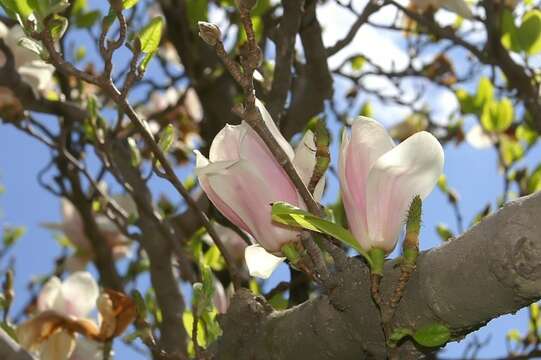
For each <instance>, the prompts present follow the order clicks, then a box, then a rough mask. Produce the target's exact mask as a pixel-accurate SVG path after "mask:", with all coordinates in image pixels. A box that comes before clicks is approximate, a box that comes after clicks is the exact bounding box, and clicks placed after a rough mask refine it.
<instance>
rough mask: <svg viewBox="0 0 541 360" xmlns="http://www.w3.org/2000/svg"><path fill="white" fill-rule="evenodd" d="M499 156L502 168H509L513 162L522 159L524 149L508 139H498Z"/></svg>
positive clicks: (505, 137) (516, 142)
mask: <svg viewBox="0 0 541 360" xmlns="http://www.w3.org/2000/svg"><path fill="white" fill-rule="evenodd" d="M500 156H501V160H502V163H503V165H504V166H507V167H509V166H511V165H512V164H513V163H514V162H516V161H518V160H520V159H522V157H523V156H524V148H523V147H522V145H521V144H520V142H518V141H516V140H514V139H512V138H510V137H508V136H501V137H500Z"/></svg>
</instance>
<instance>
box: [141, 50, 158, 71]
mask: <svg viewBox="0 0 541 360" xmlns="http://www.w3.org/2000/svg"><path fill="white" fill-rule="evenodd" d="M156 52H157V51H154V52H151V53H148V54H146V55H145V57H144V58H143V60H142V61H141V65H140V66H141V70H143V71H145V70H146V69H147V67H148V63H149V62H150V60H152V58H153V57H154V55H156Z"/></svg>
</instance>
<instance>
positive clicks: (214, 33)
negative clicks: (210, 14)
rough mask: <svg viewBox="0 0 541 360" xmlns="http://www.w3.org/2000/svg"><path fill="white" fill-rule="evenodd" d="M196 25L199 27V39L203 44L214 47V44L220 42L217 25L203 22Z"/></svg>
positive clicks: (219, 32) (220, 34)
mask: <svg viewBox="0 0 541 360" xmlns="http://www.w3.org/2000/svg"><path fill="white" fill-rule="evenodd" d="M197 25H198V26H199V37H200V38H201V39H203V41H204V42H206V43H207V44H209V45H210V46H215V45H216V43H217V42H218V41H220V39H221V37H222V32H221V31H220V28H219V27H218V25H216V24H213V23H209V22H205V21H199V22H198V23H197Z"/></svg>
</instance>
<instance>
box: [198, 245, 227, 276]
mask: <svg viewBox="0 0 541 360" xmlns="http://www.w3.org/2000/svg"><path fill="white" fill-rule="evenodd" d="M203 263H204V264H206V265H208V266H209V267H210V268H211V269H212V270H214V271H220V270H223V269H224V268H225V260H224V258H223V257H222V254H221V253H220V249H219V248H218V246H216V245H212V246H211V247H210V248H209V249H208V250H207V252H206V253H205V255H203Z"/></svg>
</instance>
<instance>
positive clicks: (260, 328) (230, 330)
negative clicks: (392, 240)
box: [213, 193, 541, 360]
mask: <svg viewBox="0 0 541 360" xmlns="http://www.w3.org/2000/svg"><path fill="white" fill-rule="evenodd" d="M540 212H541V193H537V194H534V195H531V196H529V197H525V198H521V199H519V200H516V201H514V202H512V203H510V204H508V205H506V206H505V207H504V208H503V209H501V210H500V211H499V212H497V213H496V214H494V215H492V216H490V217H488V218H487V219H485V220H484V221H483V222H481V223H480V224H479V225H477V226H475V227H474V228H472V229H471V230H470V231H468V232H467V233H465V234H464V235H462V236H461V237H460V238H458V239H455V240H453V241H450V242H448V243H446V244H444V245H442V246H440V247H437V248H435V249H432V250H429V251H426V252H424V253H422V254H421V255H420V257H419V260H418V263H417V270H416V271H415V272H414V274H413V276H412V278H411V280H410V282H409V283H408V285H407V287H406V291H405V293H404V297H403V300H402V302H401V303H400V305H399V306H398V309H397V313H396V318H395V324H394V325H395V326H400V327H411V328H414V329H415V328H418V327H420V326H423V325H427V324H430V323H434V322H438V323H443V324H445V325H447V326H448V327H449V328H450V330H451V332H452V340H457V339H460V338H462V337H463V336H465V335H466V334H468V333H470V332H472V331H474V330H476V329H477V328H479V327H481V326H483V325H485V324H486V323H487V322H488V321H490V320H491V319H493V318H496V317H498V316H500V315H502V314H507V313H513V312H515V311H517V310H518V309H520V308H522V307H524V306H526V305H528V304H530V303H532V302H533V301H536V300H538V299H539V298H541V283H540V282H539V278H540V277H541V261H540V260H539V259H541V223H540V222H539V215H538V214H539V213H540ZM399 276H400V270H399V268H398V267H396V266H395V262H389V263H388V264H387V266H386V271H385V276H384V280H383V284H382V290H383V292H384V293H385V294H387V295H388V294H390V292H391V291H392V290H393V288H394V284H395V283H396V281H397V279H398V277H399ZM337 280H338V283H339V286H338V287H337V288H336V289H335V290H334V291H333V292H332V293H331V294H330V295H320V296H319V297H317V298H314V299H312V300H309V301H307V302H305V303H303V304H301V305H299V306H297V307H295V308H292V309H289V310H286V311H272V310H269V307H268V306H267V305H266V303H265V302H264V300H263V299H261V298H256V297H254V296H253V295H251V294H250V293H249V292H248V291H240V292H238V294H237V295H236V296H235V298H234V299H233V301H232V305H231V307H230V309H229V312H228V313H227V314H226V315H224V316H223V317H222V318H221V323H222V328H223V331H224V335H223V337H222V338H221V339H220V341H219V343H218V344H217V345H216V347H215V348H214V349H213V350H214V351H215V352H216V353H217V354H219V358H220V359H225V360H227V359H257V360H262V359H264V360H266V359H297V358H299V359H300V358H306V359H308V358H309V359H314V360H319V359H321V360H324V359H344V360H348V359H352V360H353V359H355V360H358V359H365V358H377V359H379V358H384V357H385V356H386V354H385V351H386V348H385V345H384V337H383V333H382V331H381V328H380V326H379V323H380V319H379V316H378V312H377V309H376V307H375V305H374V304H373V302H372V300H371V298H370V293H369V289H368V284H369V280H368V269H367V268H366V266H365V265H364V263H363V262H362V261H361V260H360V259H357V258H350V259H349V260H348V266H347V267H346V269H345V270H344V272H342V273H339V274H338V279H337ZM246 334H250V336H246ZM411 345H412V344H411V343H410V342H406V344H403V345H402V347H404V348H407V350H408V352H409V353H410V354H411V350H412V346H411ZM418 351H423V352H427V351H429V350H427V349H418Z"/></svg>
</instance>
